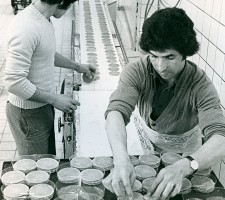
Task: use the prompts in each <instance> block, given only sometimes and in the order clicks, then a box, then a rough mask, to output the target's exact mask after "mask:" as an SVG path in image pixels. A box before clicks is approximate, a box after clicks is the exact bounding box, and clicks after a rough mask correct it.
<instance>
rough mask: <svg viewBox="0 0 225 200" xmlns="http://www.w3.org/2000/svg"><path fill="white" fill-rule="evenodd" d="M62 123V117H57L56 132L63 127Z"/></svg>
mask: <svg viewBox="0 0 225 200" xmlns="http://www.w3.org/2000/svg"><path fill="white" fill-rule="evenodd" d="M63 126H64V124H63V123H62V119H61V117H59V118H58V132H59V133H60V132H61V127H63Z"/></svg>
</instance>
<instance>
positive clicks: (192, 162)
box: [191, 160, 198, 170]
mask: <svg viewBox="0 0 225 200" xmlns="http://www.w3.org/2000/svg"><path fill="white" fill-rule="evenodd" d="M191 167H192V169H194V170H197V169H198V162H197V161H196V160H193V161H191Z"/></svg>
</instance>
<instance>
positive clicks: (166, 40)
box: [103, 8, 225, 199]
mask: <svg viewBox="0 0 225 200" xmlns="http://www.w3.org/2000/svg"><path fill="white" fill-rule="evenodd" d="M140 47H141V48H142V49H143V50H144V51H145V52H147V55H146V56H143V57H141V58H140V59H139V60H138V61H136V62H135V63H130V64H128V65H127V66H125V67H124V69H123V71H122V73H121V76H120V80H119V84H118V88H117V89H116V90H115V91H114V92H113V94H112V95H111V97H110V103H109V106H108V108H107V111H106V113H105V117H106V132H107V135H108V139H109V143H110V145H111V149H112V152H113V157H114V166H115V167H114V169H113V170H112V172H111V173H110V175H109V176H108V177H107V178H106V179H105V180H104V181H103V183H104V185H105V187H106V188H108V189H109V190H110V191H112V192H114V193H116V195H117V196H123V195H128V196H132V194H133V193H132V190H131V187H132V184H133V183H134V180H135V177H136V175H135V170H134V167H133V165H132V163H131V161H130V157H129V155H128V150H127V134H129V133H127V132H126V125H127V124H128V123H129V121H130V117H131V114H132V112H133V111H134V110H135V112H134V113H135V114H134V119H135V124H136V126H137V128H138V134H139V138H140V141H141V144H142V147H143V150H144V153H152V152H153V151H157V152H159V153H161V154H162V153H165V152H174V153H180V154H183V153H189V154H190V156H187V157H184V158H183V159H180V160H178V161H176V162H174V163H173V164H172V165H169V166H166V167H165V168H163V169H162V170H160V172H159V173H158V175H157V177H156V179H155V181H154V182H153V184H152V187H151V188H149V193H148V194H147V195H146V199H166V198H168V197H173V196H175V195H177V194H178V193H179V192H180V190H181V186H182V180H183V178H184V177H186V176H189V175H191V174H193V173H195V172H196V171H198V170H205V169H208V168H210V167H212V166H213V165H214V164H216V163H217V162H219V161H220V160H221V159H222V158H223V157H224V156H225V137H224V136H225V118H224V116H223V112H222V109H221V107H220V100H219V97H218V94H217V91H216V89H215V87H214V85H213V83H212V82H211V81H210V79H209V78H208V77H207V75H206V73H205V72H204V71H203V70H201V69H200V68H198V66H196V64H194V63H193V62H191V61H188V60H187V59H186V58H187V57H188V56H192V55H194V54H195V53H196V52H197V51H198V50H199V43H198V42H197V39H196V33H195V31H194V24H193V22H192V20H191V19H190V18H189V17H188V16H187V15H186V13H185V11H184V10H182V9H179V8H165V9H162V10H158V11H156V12H155V13H153V15H152V16H151V17H149V18H148V19H147V20H146V21H145V22H144V25H143V31H142V35H141V39H140ZM136 106H137V108H138V109H135V107H136ZM202 141H203V144H202Z"/></svg>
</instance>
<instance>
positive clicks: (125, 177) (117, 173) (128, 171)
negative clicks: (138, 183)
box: [103, 160, 136, 199]
mask: <svg viewBox="0 0 225 200" xmlns="http://www.w3.org/2000/svg"><path fill="white" fill-rule="evenodd" d="M135 178H136V175H135V171H134V167H133V165H132V163H131V162H130V160H127V161H123V162H120V164H119V165H115V167H114V168H113V169H112V170H111V172H110V174H109V175H108V176H107V177H106V178H105V179H104V180H103V185H104V186H105V188H107V189H108V190H109V191H111V192H112V193H115V194H116V195H117V196H118V197H120V196H125V195H128V196H129V197H130V199H132V196H133V191H132V189H131V187H132V186H133V183H134V181H135Z"/></svg>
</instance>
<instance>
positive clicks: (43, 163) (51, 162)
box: [37, 158, 59, 173]
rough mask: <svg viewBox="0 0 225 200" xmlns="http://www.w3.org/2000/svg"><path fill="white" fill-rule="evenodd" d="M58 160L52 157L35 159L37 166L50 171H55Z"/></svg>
mask: <svg viewBox="0 0 225 200" xmlns="http://www.w3.org/2000/svg"><path fill="white" fill-rule="evenodd" d="M58 166H59V162H58V161H57V160H55V159H53V158H41V159H40V160H38V161H37V168H38V169H40V170H43V171H47V172H50V173H53V172H55V170H56V169H57V168H58Z"/></svg>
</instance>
